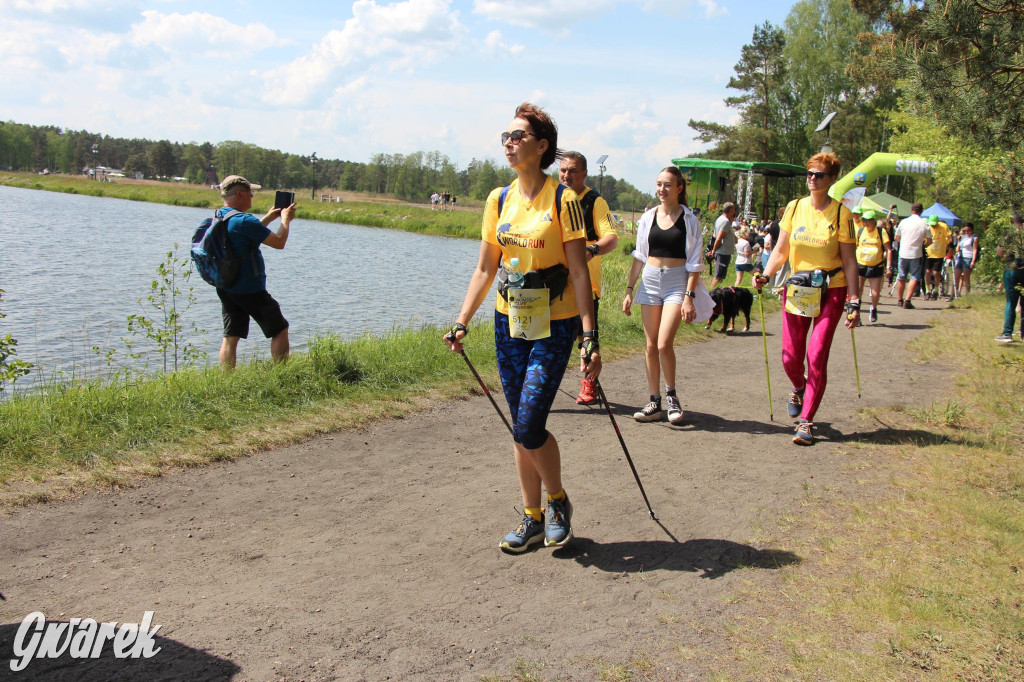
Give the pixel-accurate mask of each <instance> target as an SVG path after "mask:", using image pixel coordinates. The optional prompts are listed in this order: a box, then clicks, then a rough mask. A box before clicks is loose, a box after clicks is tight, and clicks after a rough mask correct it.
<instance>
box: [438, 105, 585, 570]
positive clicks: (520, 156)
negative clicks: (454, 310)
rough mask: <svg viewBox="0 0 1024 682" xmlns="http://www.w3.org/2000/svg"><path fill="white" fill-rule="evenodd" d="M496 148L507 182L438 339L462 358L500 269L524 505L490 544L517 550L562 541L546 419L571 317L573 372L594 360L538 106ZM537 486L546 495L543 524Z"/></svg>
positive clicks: (569, 201)
mask: <svg viewBox="0 0 1024 682" xmlns="http://www.w3.org/2000/svg"><path fill="white" fill-rule="evenodd" d="M501 144H502V146H503V147H504V149H505V157H506V158H507V159H508V164H509V166H511V167H512V169H513V170H515V172H516V179H515V180H513V181H512V184H511V185H509V186H508V187H506V188H498V189H495V190H494V191H492V192H491V194H490V196H489V197H487V203H486V205H485V207H484V219H483V229H482V237H483V238H482V240H481V242H480V259H479V261H478V262H477V266H476V270H475V271H474V272H473V278H472V279H471V280H470V283H469V290H468V291H467V292H466V298H465V300H464V301H463V303H462V310H461V311H460V312H459V316H458V317H457V318H456V324H455V326H454V327H453V328H452V330H451V331H450V332H449V333H448V334H445V336H444V340H445V342H446V343H447V344H448V346H449V348H451V349H452V350H453V351H455V352H462V339H463V338H464V337H465V335H466V332H467V329H466V325H468V324H469V322H470V320H472V319H473V315H474V313H476V310H477V308H479V307H480V305H481V304H482V303H483V301H484V298H485V297H486V296H487V292H488V291H489V290H490V288H491V283H492V282H493V281H494V277H495V275H496V274H498V272H499V266H500V269H501V271H502V275H503V277H501V278H499V279H500V280H501V281H502V282H503V284H502V286H500V287H499V292H498V295H497V296H496V299H495V304H496V305H495V313H494V344H495V349H496V351H497V357H498V371H499V373H500V375H501V385H502V388H503V389H504V391H505V399H506V400H507V401H508V406H509V412H510V413H511V415H512V430H513V434H512V440H513V441H514V443H513V444H512V451H513V455H514V457H515V462H516V471H517V472H518V474H519V488H520V491H521V492H522V498H523V508H524V509H523V517H522V519H521V520H520V522H519V524H518V525H517V526H516V527H515V529H513V530H512V531H511V532H509V533H508V534H507V535H506V536H505V537H504V538H502V540H501V542H500V543H499V544H498V547H499V548H500V549H501V550H502V551H504V552H511V553H514V554H518V553H520V552H525V551H526V550H527V549H529V547H530V546H531V545H533V544H535V543H538V542H541V541H543V542H544V545H545V546H547V547H561V546H563V545H565V543H567V542H569V540H570V539H572V525H571V519H572V504H570V503H569V498H568V497H567V496H566V494H565V490H563V488H562V464H561V455H560V453H559V450H558V443H557V442H556V441H555V437H554V436H553V435H551V434H550V433H549V432H548V431H547V429H546V423H547V418H548V412H549V411H550V410H551V403H552V402H553V401H554V399H555V394H556V393H557V392H558V385H559V384H560V383H561V381H562V375H563V374H564V373H565V368H566V364H567V363H568V361H569V356H570V355H571V353H572V347H573V344H574V343H575V342H576V332H577V324H578V322H577V319H576V318H577V316H579V317H582V322H583V343H582V344H581V351H582V352H581V355H580V371H582V372H583V373H584V374H585V375H586V376H587V377H588V378H590V379H596V378H597V376H598V374H600V372H601V356H600V354H599V353H598V342H597V332H596V331H594V330H595V328H596V320H595V319H594V300H593V295H592V293H591V288H590V272H589V271H588V270H587V260H586V243H587V242H586V237H587V235H586V228H585V225H584V222H583V212H582V210H581V209H580V205H579V201H577V199H576V194H575V193H574V192H573V191H572V190H571V189H568V188H565V187H560V186H559V185H558V183H557V182H556V181H555V180H554V179H553V178H550V177H548V176H547V175H545V173H544V169H545V168H547V167H548V166H550V165H551V164H552V163H554V162H555V158H556V157H557V155H558V128H557V127H556V126H555V122H554V121H553V120H551V118H550V117H549V116H548V115H547V113H546V112H545V111H544V110H543V109H541V108H539V107H536V106H534V105H532V104H528V103H524V104H522V105H520V106H519V108H518V109H516V113H515V116H514V117H513V119H512V122H511V123H509V125H508V129H507V130H506V132H503V133H502V134H501ZM513 258H517V259H518V266H516V265H515V264H513V263H512V259H513ZM510 270H515V271H517V272H518V273H520V274H522V273H525V278H524V280H523V287H522V288H508V287H507V286H505V283H507V282H508V279H507V277H505V275H508V273H509V271H510ZM544 289H547V292H545V291H544ZM528 292H529V293H528ZM522 306H529V312H528V313H525V312H522V311H524V310H526V309H525V308H523V307H522ZM510 313H511V314H510ZM538 322H539V324H535V323H538ZM542 486H543V488H544V489H545V490H547V493H548V495H547V503H548V505H547V524H546V525H545V517H544V509H543V508H542V507H541V487H542Z"/></svg>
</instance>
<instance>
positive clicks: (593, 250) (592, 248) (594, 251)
mask: <svg viewBox="0 0 1024 682" xmlns="http://www.w3.org/2000/svg"><path fill="white" fill-rule="evenodd" d="M587 251H589V252H590V255H591V256H597V255H600V253H601V247H600V246H598V245H597V244H589V245H588V246H587Z"/></svg>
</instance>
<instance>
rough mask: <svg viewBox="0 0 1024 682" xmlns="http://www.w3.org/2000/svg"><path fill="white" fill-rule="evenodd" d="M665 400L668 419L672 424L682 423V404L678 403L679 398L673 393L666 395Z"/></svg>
mask: <svg viewBox="0 0 1024 682" xmlns="http://www.w3.org/2000/svg"><path fill="white" fill-rule="evenodd" d="M665 402H667V403H668V420H669V422H670V423H672V424H682V423H683V406H682V405H680V404H679V398H677V397H676V396H674V395H670V396H667V397H666V398H665Z"/></svg>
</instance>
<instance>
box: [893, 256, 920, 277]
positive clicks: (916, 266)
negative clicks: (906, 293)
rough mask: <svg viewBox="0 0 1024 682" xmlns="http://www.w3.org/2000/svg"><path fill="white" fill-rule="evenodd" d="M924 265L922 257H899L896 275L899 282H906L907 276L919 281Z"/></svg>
mask: <svg viewBox="0 0 1024 682" xmlns="http://www.w3.org/2000/svg"><path fill="white" fill-rule="evenodd" d="M923 266H924V258H900V268H899V274H898V275H897V276H896V279H898V280H899V281H901V282H906V281H907V277H908V276H909V277H910V279H912V280H914V281H915V282H920V281H921V277H922V276H923V273H922V272H921V270H922V267H923Z"/></svg>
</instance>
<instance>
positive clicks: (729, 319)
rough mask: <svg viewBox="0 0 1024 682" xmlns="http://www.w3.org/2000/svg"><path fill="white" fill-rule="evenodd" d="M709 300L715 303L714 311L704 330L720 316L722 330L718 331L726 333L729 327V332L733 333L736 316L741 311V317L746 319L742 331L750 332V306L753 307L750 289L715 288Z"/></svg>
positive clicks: (709, 327) (752, 295)
mask: <svg viewBox="0 0 1024 682" xmlns="http://www.w3.org/2000/svg"><path fill="white" fill-rule="evenodd" d="M711 300H712V301H714V302H715V309H714V310H713V311H712V313H711V319H710V320H708V324H707V326H706V327H704V328H705V329H711V323H712V322H714V321H715V318H717V317H718V316H719V315H721V316H722V328H721V329H720V330H719V331H723V332H724V331H726V329H725V328H726V327H729V331H735V328H736V316H737V315H738V314H739V313H740V311H741V310H742V311H743V317H745V318H747V325H746V327H744V329H743V331H745V332H749V331H750V306H752V305H754V294H752V293H750V289H743V288H737V287H715V288H714V289H712V290H711Z"/></svg>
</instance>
